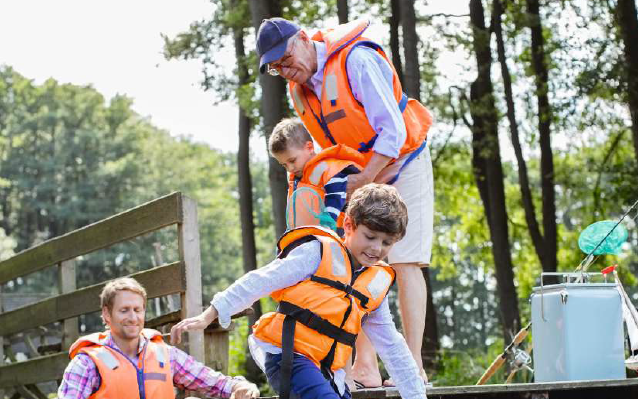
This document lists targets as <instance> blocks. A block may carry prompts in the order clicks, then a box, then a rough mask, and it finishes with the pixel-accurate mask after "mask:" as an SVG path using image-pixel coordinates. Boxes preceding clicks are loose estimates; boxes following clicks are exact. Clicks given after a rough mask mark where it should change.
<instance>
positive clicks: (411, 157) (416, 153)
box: [386, 139, 428, 184]
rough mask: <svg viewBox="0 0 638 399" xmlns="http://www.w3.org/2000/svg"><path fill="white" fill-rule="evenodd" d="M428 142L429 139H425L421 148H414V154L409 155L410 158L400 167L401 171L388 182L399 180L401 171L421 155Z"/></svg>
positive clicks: (392, 182)
mask: <svg viewBox="0 0 638 399" xmlns="http://www.w3.org/2000/svg"><path fill="white" fill-rule="evenodd" d="M427 144H428V140H427V139H425V140H423V144H421V146H420V147H419V148H417V149H416V150H414V151H413V152H412V154H410V156H409V157H408V159H406V160H405V162H404V163H403V165H401V168H399V171H398V172H397V174H396V175H394V177H393V178H392V179H390V181H389V182H387V183H386V184H394V183H395V182H396V181H397V180H399V175H400V174H401V172H402V171H403V169H405V167H406V166H408V164H409V163H410V162H412V160H413V159H414V158H416V157H418V156H419V154H420V153H422V152H423V150H424V149H425V146H426V145H427Z"/></svg>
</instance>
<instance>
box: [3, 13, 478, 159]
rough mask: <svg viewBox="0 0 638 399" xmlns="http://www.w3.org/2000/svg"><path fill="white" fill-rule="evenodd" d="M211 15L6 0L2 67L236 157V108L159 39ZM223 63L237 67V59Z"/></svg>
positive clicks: (257, 144) (259, 149)
mask: <svg viewBox="0 0 638 399" xmlns="http://www.w3.org/2000/svg"><path fill="white" fill-rule="evenodd" d="M466 3H467V2H466V1H460V0H453V1H442V0H430V1H429V4H430V6H429V7H428V11H431V12H450V13H453V12H454V13H459V12H460V13H463V12H467V10H466V9H467V5H466ZM454 4H456V5H454ZM460 4H463V5H464V6H460ZM459 8H460V10H459ZM463 8H465V10H463ZM212 12H213V6H212V5H211V4H210V2H209V1H208V0H183V1H175V0H173V1H168V0H127V1H124V0H109V1H103V0H57V1H51V0H2V1H0V65H2V64H4V65H9V66H11V67H13V68H14V69H15V70H16V71H17V72H18V73H20V74H22V75H23V76H25V77H26V78H29V79H33V80H34V82H35V83H37V84H40V83H42V82H44V81H45V80H46V79H48V78H51V77H52V78H54V79H56V80H57V81H58V82H60V83H71V84H75V85H91V86H92V87H94V88H95V89H96V90H97V91H99V92H100V93H102V94H103V95H104V96H105V98H106V99H107V100H109V99H110V98H112V97H113V96H114V95H116V94H124V95H127V96H128V97H131V98H132V99H133V100H134V103H133V109H135V111H136V112H137V113H139V114H140V115H142V116H144V117H148V118H150V120H151V122H152V123H153V124H154V125H155V126H157V127H159V128H162V129H166V130H167V131H169V133H170V134H172V135H174V136H177V135H186V136H191V137H192V138H193V139H194V140H195V141H198V142H205V143H208V144H209V145H211V146H212V147H215V148H218V149H221V150H223V151H236V149H237V145H238V138H237V120H238V111H237V107H236V105H235V104H234V103H233V102H227V103H222V104H218V105H215V104H214V98H213V95H212V93H207V92H204V91H203V89H202V88H201V87H200V81H201V79H202V72H201V71H202V65H201V63H200V62H199V61H197V60H189V61H184V60H171V61H167V60H165V59H164V56H163V55H162V49H163V45H164V42H163V39H162V37H161V34H165V35H167V36H169V37H174V36H175V35H177V34H178V33H180V32H184V31H186V30H188V27H189V25H190V23H191V22H193V21H197V20H201V19H204V18H209V17H210V15H211V14H212ZM380 25H381V24H380ZM373 26H374V21H373ZM382 29H384V28H382ZM373 32H374V31H373ZM227 51H229V52H230V51H231V49H229V50H227ZM219 56H220V57H226V58H228V60H229V64H230V65H232V62H234V57H233V55H232V54H231V53H221V54H220V55H219ZM265 147H266V146H265V140H264V139H263V138H262V137H253V138H252V140H251V148H252V149H253V153H256V154H264V157H265V154H266V151H265Z"/></svg>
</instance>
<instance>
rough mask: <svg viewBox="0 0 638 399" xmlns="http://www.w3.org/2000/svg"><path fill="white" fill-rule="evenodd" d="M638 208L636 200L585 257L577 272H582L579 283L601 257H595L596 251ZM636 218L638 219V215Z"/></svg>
mask: <svg viewBox="0 0 638 399" xmlns="http://www.w3.org/2000/svg"><path fill="white" fill-rule="evenodd" d="M636 206H638V200H636V202H634V204H633V205H632V206H631V207H630V208H629V209H628V210H627V211H626V212H625V213H624V215H622V217H621V218H620V219H619V220H618V222H616V224H615V225H614V227H612V228H611V229H610V230H609V232H608V233H607V234H606V235H605V237H604V238H603V239H602V240H600V242H599V243H598V245H596V247H594V249H593V250H592V251H591V252H590V253H589V254H587V256H585V258H584V259H583V260H582V261H581V262H580V264H579V265H578V267H577V268H576V270H575V272H576V273H577V272H580V277H579V278H578V282H582V281H583V275H584V273H585V272H586V271H587V269H588V268H589V266H591V265H592V264H593V263H594V262H595V261H596V260H597V259H598V258H599V257H600V255H597V256H595V257H594V254H595V253H596V250H598V248H600V246H601V245H603V243H604V242H605V240H607V238H608V237H609V236H610V235H611V233H613V231H614V230H615V229H616V227H618V225H620V223H621V222H622V221H623V220H624V219H625V217H627V215H629V213H631V211H633V210H634V209H635V208H636ZM636 217H638V215H637V216H636ZM633 219H636V218H635V217H634V218H633Z"/></svg>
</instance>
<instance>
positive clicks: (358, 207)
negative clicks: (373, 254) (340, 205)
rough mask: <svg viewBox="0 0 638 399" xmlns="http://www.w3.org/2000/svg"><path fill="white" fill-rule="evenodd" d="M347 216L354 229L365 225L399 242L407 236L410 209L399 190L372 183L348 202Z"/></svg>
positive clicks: (358, 190) (359, 189)
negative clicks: (395, 238)
mask: <svg viewBox="0 0 638 399" xmlns="http://www.w3.org/2000/svg"><path fill="white" fill-rule="evenodd" d="M346 215H347V216H350V218H351V219H352V222H353V224H354V227H357V226H359V225H361V224H363V225H365V226H366V227H367V228H369V229H371V230H375V231H381V232H383V233H387V234H391V235H393V236H396V237H397V238H398V239H399V240H400V239H402V238H403V237H404V236H405V230H406V227H407V225H408V208H407V207H406V206H405V203H404V202H403V200H402V199H401V196H399V192H398V191H397V189H396V188H394V187H392V186H389V185H387V184H377V183H370V184H366V185H365V186H363V187H360V188H358V189H357V190H355V192H354V193H353V194H352V198H350V201H348V209H347V210H346Z"/></svg>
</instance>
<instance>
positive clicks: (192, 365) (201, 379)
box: [58, 335, 243, 399]
mask: <svg viewBox="0 0 638 399" xmlns="http://www.w3.org/2000/svg"><path fill="white" fill-rule="evenodd" d="M146 342H147V339H146V338H144V337H142V338H141V339H140V345H139V347H138V349H137V356H136V358H134V359H133V358H131V360H132V361H133V362H135V364H137V362H138V359H139V355H140V353H141V352H142V350H143V349H144V346H146ZM106 345H107V346H112V347H114V348H117V345H116V344H115V342H113V340H112V339H111V336H110V335H109V337H108V339H107V341H106ZM169 348H170V351H169V352H170V357H171V373H172V374H173V384H174V385H175V386H176V387H178V388H180V389H184V390H189V391H197V392H200V393H203V394H205V395H206V396H216V397H222V398H229V397H230V394H231V393H232V389H233V387H234V386H235V384H236V383H237V382H239V381H241V380H243V379H240V378H233V377H227V376H225V375H223V374H222V373H219V372H217V371H214V370H213V369H211V368H209V367H206V366H205V365H203V364H202V363H200V362H198V361H197V360H195V359H194V358H193V357H192V356H190V355H188V354H186V353H185V352H184V351H182V350H180V349H177V348H176V347H174V346H169ZM118 349H119V348H118ZM101 382H102V379H101V378H100V374H99V373H98V370H97V367H96V366H95V363H93V360H91V358H90V357H89V356H88V355H86V354H84V353H78V354H77V356H75V357H74V358H73V359H72V360H71V362H70V363H69V365H68V366H67V368H66V370H65V371H64V377H63V379H62V384H60V388H59V389H58V399H84V398H88V397H89V396H91V395H92V394H93V393H95V392H96V391H97V390H98V389H99V388H100V384H101Z"/></svg>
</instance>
